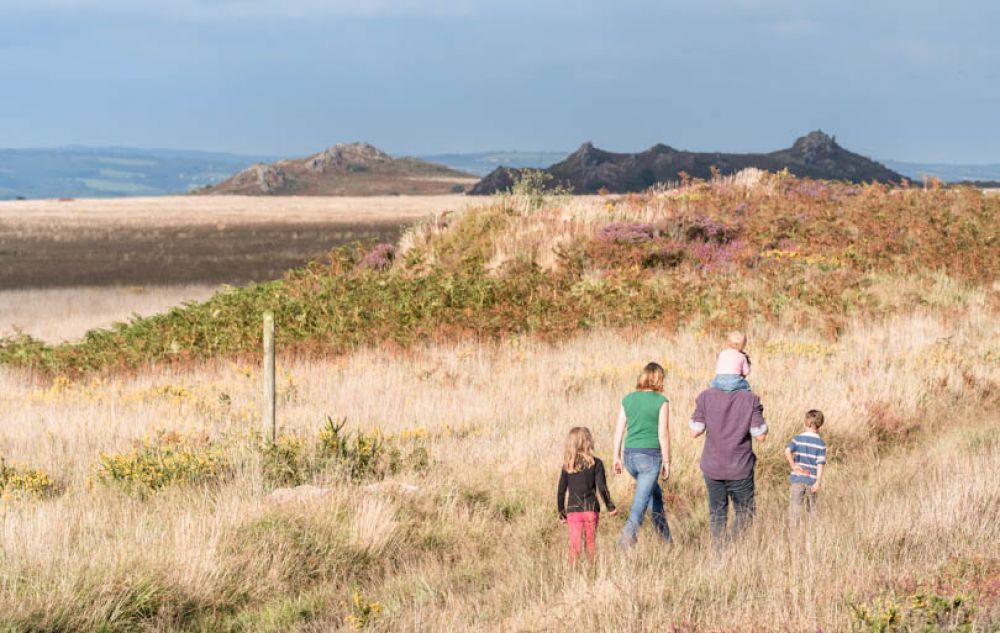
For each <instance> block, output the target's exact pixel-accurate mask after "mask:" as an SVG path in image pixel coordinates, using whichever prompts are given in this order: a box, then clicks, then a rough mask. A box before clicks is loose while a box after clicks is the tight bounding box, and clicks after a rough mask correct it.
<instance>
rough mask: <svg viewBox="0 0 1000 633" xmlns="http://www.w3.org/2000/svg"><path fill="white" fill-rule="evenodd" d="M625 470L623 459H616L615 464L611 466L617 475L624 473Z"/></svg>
mask: <svg viewBox="0 0 1000 633" xmlns="http://www.w3.org/2000/svg"><path fill="white" fill-rule="evenodd" d="M623 470H624V468H623V467H622V460H620V459H616V460H615V464H614V466H612V467H611V472H613V473H614V474H616V475H620V474H622V471H623Z"/></svg>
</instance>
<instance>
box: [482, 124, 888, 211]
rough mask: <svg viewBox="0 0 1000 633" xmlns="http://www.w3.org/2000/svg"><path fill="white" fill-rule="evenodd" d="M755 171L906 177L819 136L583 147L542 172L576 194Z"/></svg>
mask: <svg viewBox="0 0 1000 633" xmlns="http://www.w3.org/2000/svg"><path fill="white" fill-rule="evenodd" d="M749 167H755V168H758V169H764V170H767V171H772V172H779V171H782V170H784V169H787V170H788V171H789V173H792V174H794V175H796V176H799V177H804V178H817V179H825V180H845V181H849V182H854V183H859V182H872V181H877V182H901V181H902V180H903V176H901V175H900V174H898V173H896V172H894V171H892V170H890V169H888V168H886V167H885V166H883V165H881V164H879V163H877V162H875V161H873V160H870V159H868V158H865V157H863V156H860V155H858V154H855V153H853V152H850V151H848V150H846V149H844V148H843V147H841V146H840V145H838V144H837V142H836V140H835V139H834V138H833V137H831V136H829V135H827V134H824V133H823V132H821V131H815V132H810V133H809V134H807V135H806V136H803V137H801V138H799V139H797V140H796V141H795V143H794V144H792V146H791V147H790V148H787V149H782V150H778V151H775V152H770V153H767V154H724V153H720V152H706V153H699V152H688V151H684V150H678V149H674V148H673V147H670V146H668V145H663V144H658V145H654V146H653V147H651V148H649V149H648V150H646V151H644V152H638V153H635V154H620V153H615V152H608V151H605V150H602V149H599V148H596V147H594V146H593V145H592V144H590V143H584V144H583V145H581V146H580V149H578V150H577V151H575V152H574V153H572V154H570V155H569V156H568V157H566V159H565V160H563V161H561V162H558V163H556V164H554V165H552V166H551V167H549V168H547V169H545V170H544V171H545V172H546V173H547V174H549V175H550V176H551V180H550V184H551V185H552V186H566V187H570V188H571V189H572V191H573V192H575V193H596V192H598V191H600V190H602V189H605V190H607V191H609V192H611V193H628V192H636V191H643V190H645V189H648V188H649V187H651V186H653V185H655V184H657V183H670V182H677V181H678V180H680V178H681V177H680V175H679V174H681V172H684V173H686V174H687V175H688V176H689V177H691V178H701V179H704V180H708V179H710V178H711V177H712V169H713V168H715V169H718V170H719V172H720V173H721V174H722V175H728V174H734V173H736V172H738V171H740V170H742V169H746V168H749ZM522 171H523V170H520V169H513V168H507V167H499V168H497V169H496V170H494V171H493V172H492V173H490V174H489V175H487V176H486V177H484V178H483V179H482V180H480V181H479V182H478V183H476V186H475V187H473V188H472V190H471V191H470V193H472V194H475V195H488V194H492V193H496V192H498V191H506V190H509V189H510V188H511V187H512V186H513V184H514V181H515V179H516V178H517V177H518V175H519V174H520V173H521V172H522Z"/></svg>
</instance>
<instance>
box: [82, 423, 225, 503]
mask: <svg viewBox="0 0 1000 633" xmlns="http://www.w3.org/2000/svg"><path fill="white" fill-rule="evenodd" d="M232 469H233V465H232V462H231V460H230V458H229V455H228V453H227V451H226V450H225V449H224V448H223V447H222V446H220V445H217V444H212V443H210V442H209V441H208V439H207V438H205V437H200V436H193V435H182V434H180V433H172V432H171V433H167V432H161V433H158V434H157V435H156V436H155V437H153V438H149V439H147V440H145V441H144V442H142V443H141V444H140V445H139V446H137V447H135V448H133V449H132V450H130V451H127V452H124V453H112V454H108V453H101V455H100V457H99V458H98V463H97V469H96V472H95V473H94V477H95V479H96V480H97V481H100V482H102V483H106V484H113V485H117V486H120V487H121V488H123V489H124V490H125V491H127V492H128V493H130V494H135V495H139V496H145V495H148V494H150V493H152V492H155V491H157V490H159V489H161V488H164V487H166V486H170V485H174V484H200V483H212V482H216V483H217V482H220V481H222V480H224V479H225V478H226V477H228V476H229V475H230V474H231V472H232Z"/></svg>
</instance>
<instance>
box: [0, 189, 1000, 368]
mask: <svg viewBox="0 0 1000 633" xmlns="http://www.w3.org/2000/svg"><path fill="white" fill-rule="evenodd" d="M998 212H1000V198H998V197H996V196H990V195H988V194H984V193H982V192H979V191H977V190H974V189H971V188H955V189H944V188H929V189H924V188H915V187H898V188H891V187H888V186H884V185H878V184H873V185H853V184H847V183H832V182H824V181H813V180H808V179H798V178H795V177H791V176H788V175H785V174H764V173H751V174H748V175H743V174H741V175H737V176H734V177H729V178H716V179H715V180H712V181H708V182H704V181H688V182H686V184H684V185H683V186H681V187H679V188H676V189H670V190H662V191H650V192H647V193H644V194H630V195H627V196H621V197H590V198H570V197H568V196H565V195H562V196H555V197H546V196H544V195H542V194H536V193H532V192H522V193H520V194H518V195H509V196H504V197H498V198H495V199H493V200H490V201H488V202H487V203H486V204H484V206H482V207H476V208H470V209H467V210H464V211H462V212H458V213H452V214H442V215H440V216H437V217H435V218H433V219H432V220H428V221H427V222H424V223H422V224H420V225H418V226H417V227H415V228H413V229H411V230H410V231H409V232H408V233H407V234H406V235H404V237H403V239H402V240H401V242H400V244H399V245H398V246H392V245H389V244H377V245H375V246H372V247H367V248H366V247H361V246H358V247H352V248H341V249H337V250H335V251H332V252H331V253H330V254H329V256H328V257H326V258H324V259H322V260H317V261H314V262H312V263H311V264H309V265H308V266H306V267H303V268H300V269H295V270H292V271H289V272H288V273H286V275H285V276H284V277H283V278H282V279H280V280H276V281H272V282H267V283H261V284H253V285H250V286H247V287H245V288H233V289H228V290H225V291H223V292H220V293H218V294H216V295H215V296H213V297H212V298H211V299H209V300H208V301H205V302H201V303H194V304H190V305H186V306H184V307H181V308H176V309H174V310H171V311H170V312H167V313H165V314H161V315H157V316H153V317H148V318H137V319H134V320H132V321H130V322H128V323H123V324H120V325H119V326H116V327H114V328H112V329H108V330H93V331H91V332H89V333H88V334H87V336H86V337H85V339H84V340H83V341H82V342H80V343H78V344H63V345H55V346H52V345H46V344H43V343H41V342H39V341H36V340H33V339H31V338H30V337H27V336H23V335H22V336H15V337H11V338H8V339H6V340H5V341H4V342H3V343H2V344H0V362H4V363H7V364H13V365H19V366H27V367H32V368H36V369H40V370H42V371H44V372H48V373H80V372H87V371H92V370H105V369H113V368H135V367H140V366H146V365H149V364H151V363H160V362H170V363H177V362H186V361H190V360H196V359H207V358H216V357H219V356H226V357H231V358H236V357H240V356H242V355H246V354H252V353H254V352H255V351H256V350H257V348H258V346H259V338H260V325H259V321H260V315H261V313H262V312H263V311H265V310H273V311H275V313H276V318H277V323H278V341H279V345H280V346H281V348H282V349H283V350H285V351H286V352H289V353H291V352H296V353H299V354H306V355H309V354H316V353H347V352H350V351H351V350H354V349H357V348H359V347H363V346H368V345H385V344H389V345H394V346H397V347H409V346H412V345H414V344H417V343H423V342H432V341H445V340H455V339H456V338H470V339H475V340H489V339H500V338H503V337H506V336H510V335H520V334H530V335H534V336H538V337H540V338H542V339H546V340H558V339H562V338H565V337H568V336H571V335H573V334H575V333H577V332H579V331H583V330H588V329H593V328H597V327H622V326H634V325H640V324H643V323H652V324H656V325H657V326H663V327H666V328H667V329H673V328H676V327H678V326H680V325H689V326H693V327H696V328H700V329H702V330H704V331H706V332H714V333H717V332H720V331H722V330H724V329H726V328H730V327H734V326H746V325H747V324H748V323H749V322H753V323H760V324H762V323H784V324H790V325H802V324H806V323H808V324H810V325H812V326H815V327H818V328H820V329H822V330H823V331H824V332H825V335H826V336H828V337H829V338H830V339H831V340H836V338H837V337H838V336H839V335H840V334H841V333H842V331H843V328H844V324H845V322H846V320H847V319H849V318H852V317H854V316H864V315H874V314H887V313H891V312H893V311H897V310H900V309H908V308H912V307H915V306H920V305H927V304H934V303H947V302H948V294H949V292H953V291H955V290H956V289H961V288H975V287H983V288H989V287H990V285H991V284H992V283H993V282H994V280H995V264H996V262H997V261H1000V244H998V239H997V231H998V229H997V225H996V222H995V218H996V217H997V216H998Z"/></svg>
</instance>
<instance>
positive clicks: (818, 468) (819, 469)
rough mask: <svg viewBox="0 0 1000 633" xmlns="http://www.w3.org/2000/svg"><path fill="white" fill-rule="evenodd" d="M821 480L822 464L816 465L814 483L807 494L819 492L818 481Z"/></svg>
mask: <svg viewBox="0 0 1000 633" xmlns="http://www.w3.org/2000/svg"><path fill="white" fill-rule="evenodd" d="M822 478H823V464H816V482H815V483H813V485H812V486H810V487H809V492H818V491H819V480H820V479H822Z"/></svg>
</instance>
